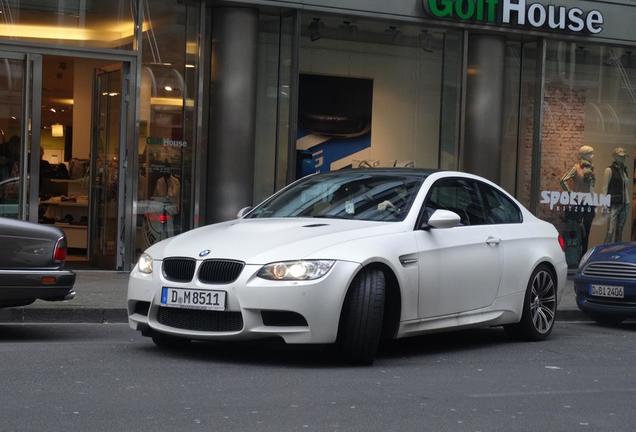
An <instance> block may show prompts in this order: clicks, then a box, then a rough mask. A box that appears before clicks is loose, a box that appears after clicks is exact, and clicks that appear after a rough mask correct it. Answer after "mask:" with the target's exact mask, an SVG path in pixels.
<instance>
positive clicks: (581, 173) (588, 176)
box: [561, 145, 596, 252]
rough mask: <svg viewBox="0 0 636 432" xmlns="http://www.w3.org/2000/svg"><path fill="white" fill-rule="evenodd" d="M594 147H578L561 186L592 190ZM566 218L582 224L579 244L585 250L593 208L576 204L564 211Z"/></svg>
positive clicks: (567, 189) (589, 191)
mask: <svg viewBox="0 0 636 432" xmlns="http://www.w3.org/2000/svg"><path fill="white" fill-rule="evenodd" d="M593 159H594V148H592V147H590V146H587V145H584V146H582V147H581V148H580V149H579V161H578V162H577V163H575V164H574V166H573V167H572V168H570V170H569V171H568V172H566V173H565V174H564V175H563V177H562V178H561V188H563V190H564V191H567V192H584V193H592V192H594V185H595V184H596V176H595V175H594V164H593V163H592V161H593ZM565 216H566V218H567V219H569V220H572V221H575V222H576V223H579V224H582V225H583V231H584V233H583V234H582V237H583V238H581V245H582V250H583V252H585V251H587V246H588V240H589V237H590V228H591V227H592V221H593V220H594V208H593V207H592V206H590V205H577V206H575V208H574V209H570V210H568V211H567V212H566V215H565Z"/></svg>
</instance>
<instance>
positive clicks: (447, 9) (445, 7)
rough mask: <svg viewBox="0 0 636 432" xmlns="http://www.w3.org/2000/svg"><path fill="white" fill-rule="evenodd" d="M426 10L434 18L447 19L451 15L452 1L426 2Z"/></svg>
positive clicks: (437, 0)
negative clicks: (428, 10)
mask: <svg viewBox="0 0 636 432" xmlns="http://www.w3.org/2000/svg"><path fill="white" fill-rule="evenodd" d="M428 8H429V9H430V10H431V13H432V14H433V15H435V16H436V17H439V18H444V17H448V16H451V15H452V14H453V0H428Z"/></svg>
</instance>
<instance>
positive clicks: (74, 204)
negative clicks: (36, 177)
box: [40, 200, 88, 207]
mask: <svg viewBox="0 0 636 432" xmlns="http://www.w3.org/2000/svg"><path fill="white" fill-rule="evenodd" d="M40 204H45V205H56V206H60V207H88V201H87V202H74V201H51V200H48V201H40Z"/></svg>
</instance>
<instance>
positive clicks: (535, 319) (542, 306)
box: [505, 264, 557, 341]
mask: <svg viewBox="0 0 636 432" xmlns="http://www.w3.org/2000/svg"><path fill="white" fill-rule="evenodd" d="M556 307H557V281H556V277H555V276H554V274H553V273H552V271H551V270H550V268H549V267H548V266H546V265H543V264H542V265H540V266H538V267H537V268H536V269H535V270H534V272H532V275H531V276H530V280H529V281H528V288H527V289H526V295H525V298H524V302H523V314H522V316H521V321H519V323H517V324H514V325H509V326H506V327H505V329H506V331H507V332H508V333H509V334H511V335H512V336H514V337H516V338H519V339H522V340H529V341H540V340H543V339H545V338H547V337H548V336H549V335H550V333H552V328H553V327H554V319H555V317H556Z"/></svg>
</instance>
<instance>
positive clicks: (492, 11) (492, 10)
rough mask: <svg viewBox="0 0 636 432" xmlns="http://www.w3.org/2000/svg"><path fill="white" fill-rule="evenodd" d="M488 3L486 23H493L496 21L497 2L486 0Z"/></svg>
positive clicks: (496, 0)
mask: <svg viewBox="0 0 636 432" xmlns="http://www.w3.org/2000/svg"><path fill="white" fill-rule="evenodd" d="M486 3H488V22H495V21H496V19H497V5H498V4H499V0H486Z"/></svg>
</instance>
